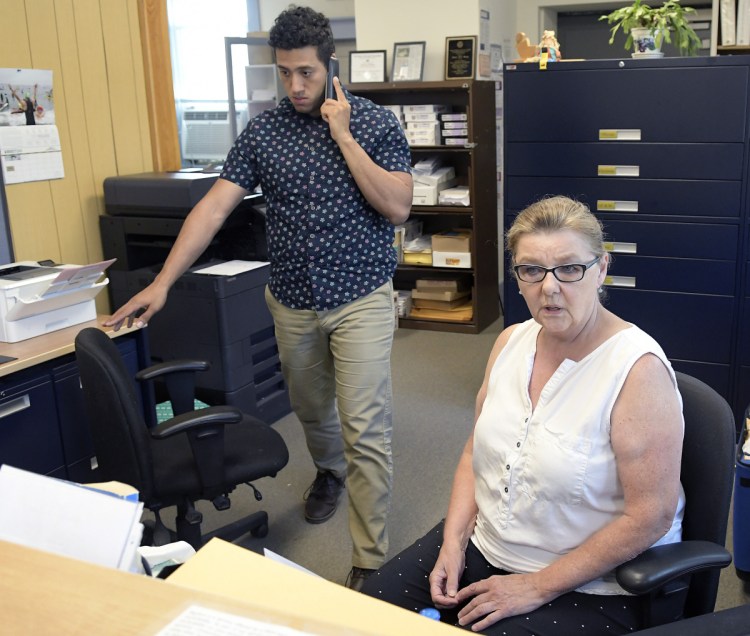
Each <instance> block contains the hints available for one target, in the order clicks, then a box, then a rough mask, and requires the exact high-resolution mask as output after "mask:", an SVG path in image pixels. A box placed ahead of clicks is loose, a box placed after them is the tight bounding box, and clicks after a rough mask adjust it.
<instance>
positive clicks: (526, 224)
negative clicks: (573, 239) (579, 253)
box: [505, 196, 605, 264]
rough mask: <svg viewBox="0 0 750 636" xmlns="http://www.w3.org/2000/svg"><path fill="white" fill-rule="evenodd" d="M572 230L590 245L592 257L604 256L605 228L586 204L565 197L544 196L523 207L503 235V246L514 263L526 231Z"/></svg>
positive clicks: (530, 232)
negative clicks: (519, 242) (519, 243)
mask: <svg viewBox="0 0 750 636" xmlns="http://www.w3.org/2000/svg"><path fill="white" fill-rule="evenodd" d="M559 230H573V231H574V232H577V233H578V234H579V235H580V236H581V237H582V238H583V239H584V240H585V241H586V243H587V244H588V245H589V247H590V248H591V252H592V253H593V254H594V256H600V257H601V256H603V255H604V253H605V249H604V230H603V229H602V224H601V223H600V222H599V219H597V218H596V216H594V215H593V214H592V213H591V211H590V210H589V208H588V206H587V205H586V204H585V203H581V202H580V201H575V200H574V199H569V198H568V197H563V196H556V197H547V198H544V199H541V200H540V201H537V202H536V203H532V204H531V205H530V206H529V207H527V208H526V209H525V210H523V211H522V212H521V213H520V214H519V215H518V216H517V217H516V220H515V221H514V222H513V225H512V226H511V227H510V229H509V230H508V232H507V234H506V235H505V247H506V249H507V250H508V252H509V253H510V256H511V264H513V263H515V258H516V250H517V249H518V241H519V240H520V239H521V237H522V236H524V235H526V234H536V233H541V232H545V233H547V232H557V231H559Z"/></svg>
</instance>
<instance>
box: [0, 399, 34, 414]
mask: <svg viewBox="0 0 750 636" xmlns="http://www.w3.org/2000/svg"><path fill="white" fill-rule="evenodd" d="M30 406H31V398H30V397H29V394H28V393H27V394H26V395H22V396H21V397H17V398H14V399H12V400H8V401H7V402H6V403H5V404H2V405H0V419H2V418H4V417H10V416H11V415H13V414H14V413H20V412H21V411H25V410H26V409H27V408H29V407H30Z"/></svg>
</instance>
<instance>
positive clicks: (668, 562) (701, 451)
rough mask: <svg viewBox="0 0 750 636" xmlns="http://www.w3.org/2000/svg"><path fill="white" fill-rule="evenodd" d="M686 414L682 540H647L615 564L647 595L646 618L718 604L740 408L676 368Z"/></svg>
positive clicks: (657, 619)
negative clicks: (641, 548) (736, 415)
mask: <svg viewBox="0 0 750 636" xmlns="http://www.w3.org/2000/svg"><path fill="white" fill-rule="evenodd" d="M677 384H678V386H679V389H680V393H681V394H682V400H683V415H684V418H685V438H684V441H683V445H682V468H681V472H680V480H681V481H682V487H683V488H684V490H685V498H686V504H685V514H684V518H683V523H682V539H683V540H682V542H681V543H674V544H670V545H662V546H656V547H653V548H649V549H648V550H646V551H645V552H643V553H642V554H640V555H639V556H637V557H636V558H635V559H633V560H632V561H629V562H627V563H624V564H623V565H621V566H620V567H618V568H617V570H616V577H617V582H618V583H619V584H620V585H621V586H622V587H623V588H624V589H625V590H627V591H628V592H631V593H633V594H637V595H639V596H641V597H642V598H643V612H644V615H643V619H644V626H645V627H651V626H656V625H661V624H664V623H670V622H674V621H678V620H681V619H683V618H689V617H692V616H699V615H701V614H707V613H709V612H712V611H713V609H714V605H715V603H716V594H717V592H718V588H719V574H720V569H721V568H725V567H727V566H728V565H729V564H730V563H731V562H732V557H731V555H730V553H729V552H728V551H727V550H726V549H725V548H724V542H725V540H726V534H727V524H728V521H729V505H730V500H731V498H732V486H733V483H734V461H735V438H736V430H735V424H734V415H733V414H732V410H731V409H730V408H729V405H728V404H727V402H726V400H725V399H724V398H722V397H721V396H720V395H719V394H718V393H717V392H716V391H714V390H713V389H712V388H711V387H709V386H708V385H707V384H704V383H703V382H701V381H700V380H697V379H696V378H693V377H691V376H689V375H686V374H684V373H679V372H678V373H677Z"/></svg>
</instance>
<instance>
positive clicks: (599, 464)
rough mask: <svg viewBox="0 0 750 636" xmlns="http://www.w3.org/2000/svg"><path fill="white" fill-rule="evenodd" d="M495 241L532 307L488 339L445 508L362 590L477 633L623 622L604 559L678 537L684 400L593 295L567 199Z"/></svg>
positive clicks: (619, 630)
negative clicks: (502, 245) (503, 244)
mask: <svg viewBox="0 0 750 636" xmlns="http://www.w3.org/2000/svg"><path fill="white" fill-rule="evenodd" d="M506 239H507V248H508V250H509V252H510V254H511V255H512V259H513V273H514V275H515V277H516V279H517V280H518V285H519V288H520V293H521V294H522V295H523V297H524V300H525V301H526V304H527V305H528V308H529V310H530V312H531V315H532V317H533V319H531V320H528V321H526V322H524V323H520V324H516V325H512V326H510V327H508V328H507V329H505V330H504V331H503V332H502V333H501V334H500V336H499V337H498V339H497V341H496V342H495V345H494V347H493V349H492V352H491V354H490V357H489V362H488V363H487V369H486V372H485V377H484V382H483V383H482V387H481V388H480V390H479V393H478V395H477V400H476V415H475V427H474V431H473V434H472V436H471V437H470V438H469V440H468V442H467V444H466V447H465V448H464V451H463V454H462V456H461V459H460V461H459V464H458V468H457V469H456V474H455V477H454V481H453V490H452V493H451V498H450V503H449V507H448V513H447V516H446V518H445V520H444V523H441V524H439V525H438V526H437V527H436V528H434V529H433V530H431V531H430V532H429V533H428V534H427V535H425V537H423V538H422V539H420V540H419V541H417V542H416V543H415V544H414V545H413V546H411V547H410V548H407V549H406V550H405V551H404V552H402V553H401V554H400V555H399V556H398V557H397V558H395V559H393V560H391V561H390V562H389V563H387V564H386V565H385V566H384V567H383V568H382V569H380V570H379V571H378V572H376V573H375V574H374V575H372V576H370V577H369V578H368V579H367V580H366V581H365V583H364V586H363V588H362V592H364V593H366V594H369V595H371V596H374V597H376V598H380V599H383V600H385V601H388V602H391V603H394V604H396V605H400V606H402V607H405V608H408V609H411V610H421V609H423V608H425V607H431V606H435V607H437V608H439V609H440V610H441V614H442V616H441V620H443V621H445V622H450V623H453V624H458V625H461V626H464V627H466V628H468V629H472V630H474V631H481V632H482V633H485V634H502V635H508V636H511V635H513V634H525V635H528V634H536V635H547V634H550V635H557V636H561V635H564V636H570V635H571V634H573V635H576V634H623V633H628V632H630V631H632V630H633V629H637V628H639V627H640V625H639V600H638V598H637V597H633V596H629V595H627V593H626V592H625V591H624V590H623V589H622V588H621V587H620V586H619V585H618V584H617V582H616V581H615V579H614V575H613V570H614V569H615V568H616V567H617V566H618V565H620V564H621V563H624V562H625V561H628V560H630V559H632V558H633V557H635V556H636V555H637V554H639V553H640V552H642V551H643V550H645V549H647V548H648V547H650V546H652V545H656V544H661V543H671V542H676V541H680V538H681V528H682V513H683V509H684V504H685V501H684V499H685V497H684V492H683V490H682V486H681V484H680V456H681V448H682V434H683V425H684V423H683V419H682V399H681V397H680V395H679V392H678V390H677V384H676V379H675V375H674V372H673V371H672V367H671V366H670V364H669V362H668V360H667V358H666V356H665V355H664V352H663V351H662V349H661V347H660V346H659V345H658V344H657V343H656V342H655V341H654V340H653V339H652V338H651V337H650V336H648V335H647V334H646V333H644V332H643V331H641V330H640V329H639V328H638V327H636V326H634V325H632V324H630V323H627V322H625V321H624V320H622V319H621V318H618V317H617V316H616V315H614V314H613V313H612V312H610V311H608V310H607V309H605V307H604V306H603V305H602V303H601V301H600V295H601V293H602V284H603V282H604V278H605V276H606V274H607V266H608V263H609V255H608V254H607V252H605V250H604V247H603V236H602V228H601V224H600V223H599V221H598V220H597V218H596V217H595V216H594V215H593V214H591V212H590V211H589V210H588V208H587V207H586V206H585V205H583V204H581V203H578V202H576V201H573V200H571V199H568V198H565V197H554V198H548V199H544V200H542V201H539V202H538V203H535V204H533V205H531V206H530V207H528V208H527V209H526V210H524V211H523V212H522V213H521V214H520V215H519V216H518V217H517V219H516V221H515V222H514V223H513V226H512V227H511V228H510V230H509V231H508V234H507V237H506Z"/></svg>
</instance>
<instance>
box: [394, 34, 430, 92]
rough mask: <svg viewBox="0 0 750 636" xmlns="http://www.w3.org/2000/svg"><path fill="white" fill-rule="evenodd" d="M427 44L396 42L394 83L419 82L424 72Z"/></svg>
mask: <svg viewBox="0 0 750 636" xmlns="http://www.w3.org/2000/svg"><path fill="white" fill-rule="evenodd" d="M425 44H426V42H396V43H395V44H394V45H393V68H392V69H391V81H392V82H419V81H421V80H422V73H423V72H424V50H425Z"/></svg>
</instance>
